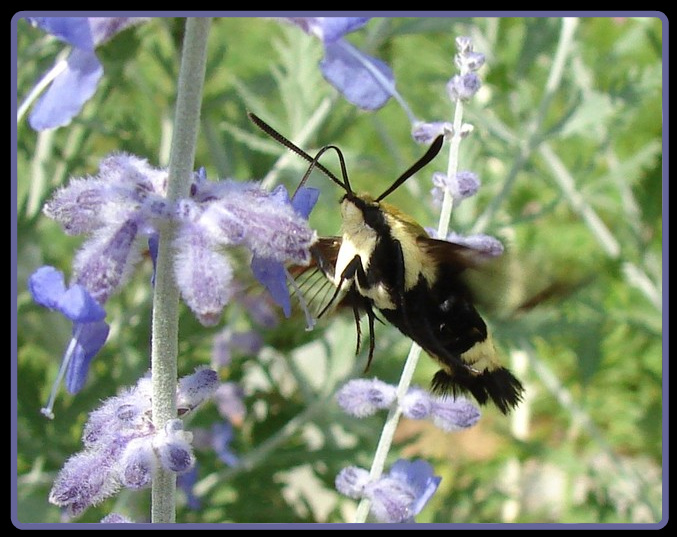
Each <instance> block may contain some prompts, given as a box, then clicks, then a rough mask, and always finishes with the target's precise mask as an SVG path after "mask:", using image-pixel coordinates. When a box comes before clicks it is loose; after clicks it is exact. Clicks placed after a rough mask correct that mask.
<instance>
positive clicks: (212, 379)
mask: <svg viewBox="0 0 677 537" xmlns="http://www.w3.org/2000/svg"><path fill="white" fill-rule="evenodd" d="M218 386H219V375H218V374H217V373H216V371H214V370H212V369H209V368H207V367H198V368H197V369H196V370H195V372H194V373H193V374H192V375H188V376H187V377H183V378H182V379H180V380H179V389H178V398H177V401H176V407H177V410H178V413H179V416H183V415H184V414H185V413H186V412H189V411H191V410H193V409H194V408H196V407H197V406H199V405H201V404H202V403H203V402H204V401H206V400H207V399H210V398H211V397H212V396H213V395H214V393H215V392H216V390H217V388H218Z"/></svg>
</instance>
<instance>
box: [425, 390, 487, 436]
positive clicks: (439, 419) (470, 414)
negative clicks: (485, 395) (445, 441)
mask: <svg viewBox="0 0 677 537" xmlns="http://www.w3.org/2000/svg"><path fill="white" fill-rule="evenodd" d="M430 415H431V417H432V422H433V423H434V424H435V425H436V426H437V427H439V428H440V429H442V430H443V431H446V432H451V431H458V430H461V429H467V428H469V427H472V426H473V425H475V424H476V423H477V422H478V421H479V419H480V416H481V413H480V410H479V408H477V406H476V405H474V404H473V403H472V402H470V401H469V400H468V399H466V398H465V397H435V398H434V399H433V400H432V408H431V409H430Z"/></svg>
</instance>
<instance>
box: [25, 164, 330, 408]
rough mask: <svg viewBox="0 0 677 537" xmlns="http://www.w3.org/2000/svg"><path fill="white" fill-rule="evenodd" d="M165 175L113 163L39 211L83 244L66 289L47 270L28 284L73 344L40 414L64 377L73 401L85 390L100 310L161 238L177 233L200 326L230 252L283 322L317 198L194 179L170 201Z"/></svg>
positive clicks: (229, 273) (222, 296) (219, 299)
mask: <svg viewBox="0 0 677 537" xmlns="http://www.w3.org/2000/svg"><path fill="white" fill-rule="evenodd" d="M167 179H168V178H167V170H165V169H159V168H154V167H152V166H150V165H149V164H148V162H147V161H146V160H144V159H141V158H138V157H135V156H133V155H127V154H113V155H111V156H109V157H107V158H106V159H104V160H103V161H102V162H101V165H100V168H99V173H98V174H97V175H95V176H93V177H84V178H74V179H72V180H71V181H70V183H69V185H68V186H66V187H64V188H61V189H59V190H58V191H57V192H56V193H55V194H54V196H53V197H52V198H51V199H50V200H49V201H48V202H47V203H46V205H45V207H44V212H45V214H46V215H47V216H49V217H50V218H52V219H54V220H56V221H57V222H59V223H60V224H61V225H62V227H63V229H64V231H65V232H66V233H67V234H69V235H87V236H88V238H87V239H86V240H85V242H84V243H83V245H82V247H81V249H80V250H79V252H78V253H77V254H76V256H75V259H74V262H73V277H72V284H71V285H70V286H69V287H67V286H66V285H65V283H64V277H63V274H61V273H60V272H58V271H57V270H56V269H54V268H53V267H41V268H39V269H38V270H36V272H35V273H34V274H33V275H32V276H31V277H30V278H29V283H28V287H29V290H30V291H31V294H32V296H33V299H34V300H35V301H36V302H37V303H38V304H41V305H43V306H45V307H48V308H50V309H53V310H56V311H59V312H61V313H62V314H63V315H65V316H66V317H67V318H68V319H69V320H70V321H72V322H73V337H72V339H71V342H70V344H69V345H68V347H67V350H66V352H65V353H64V358H63V361H62V366H61V371H60V373H59V377H58V378H57V380H56V382H55V387H54V389H53V390H52V394H51V396H50V401H49V403H48V404H47V406H46V407H45V409H44V410H43V413H44V414H45V415H47V416H49V417H51V416H52V403H53V402H54V396H55V393H56V389H57V388H58V385H59V383H60V381H61V378H62V377H64V376H65V377H66V386H67V388H68V390H69V391H70V392H71V393H76V392H77V391H79V390H80V389H81V388H82V387H83V386H84V383H85V380H86V378H87V372H88V369H89V363H90V361H91V360H92V358H93V357H94V356H95V355H96V354H97V352H98V351H99V350H100V349H101V347H102V346H103V344H104V343H105V341H106V338H107V336H108V325H107V324H106V323H105V321H104V317H105V312H104V310H103V308H102V307H101V306H103V305H104V304H105V302H106V301H107V300H108V298H109V297H110V296H111V294H113V293H114V292H115V291H117V290H118V289H119V288H120V287H121V286H122V285H123V284H124V283H125V282H126V281H127V279H128V278H129V277H130V275H131V273H132V272H133V269H134V267H135V266H136V264H137V263H138V261H139V260H140V259H141V253H142V251H143V250H144V249H145V248H148V249H149V250H150V252H151V255H152V256H153V259H155V255H156V254H157V248H158V244H157V243H158V236H159V232H160V230H162V229H164V228H166V227H167V226H170V225H173V226H174V227H175V230H176V233H175V239H174V242H173V244H172V250H173V254H174V269H175V273H174V277H175V281H176V283H177V286H178V288H179V290H180V292H181V295H182V297H183V299H184V301H185V302H186V303H187V304H188V306H189V307H190V308H191V309H192V311H193V312H194V313H195V315H196V317H197V318H198V320H200V322H202V323H203V324H205V325H211V324H214V323H216V322H217V321H218V320H219V317H220V315H221V312H222V310H223V308H224V307H225V305H226V304H227V303H228V302H229V300H230V299H231V298H232V295H233V293H234V291H235V286H234V283H233V270H232V267H231V263H230V259H229V257H228V253H227V251H226V249H227V247H233V246H239V247H243V248H246V249H247V250H249V251H250V252H251V254H252V264H251V268H252V272H253V273H254V276H255V277H256V278H257V279H258V280H259V282H261V284H262V285H264V286H265V287H266V289H268V291H269V292H270V293H271V295H272V297H273V299H274V300H275V302H277V303H278V304H279V305H280V306H281V307H282V308H283V310H284V312H285V314H287V315H289V313H290V309H291V303H290V298H289V293H288V290H287V286H286V278H287V274H286V271H285V268H284V264H285V263H293V264H297V265H305V264H307V263H308V262H309V260H310V252H309V248H310V246H311V245H312V244H313V243H314V242H315V240H316V235H315V232H314V231H313V230H312V229H310V227H309V226H308V223H307V218H308V215H309V213H310V211H311V209H312V207H313V206H314V204H315V202H316V201H317V194H318V191H317V190H315V189H311V188H305V189H300V190H299V192H297V194H296V195H295V196H294V199H292V200H290V199H289V196H288V194H287V191H286V190H285V189H284V187H278V188H276V189H275V190H273V191H272V192H268V191H266V190H263V189H262V188H260V187H259V186H258V185H257V184H255V183H242V182H236V181H230V180H223V181H209V180H207V178H206V177H205V174H204V172H202V171H200V172H198V173H196V174H195V175H194V179H193V183H192V185H191V188H190V193H189V196H188V197H187V198H184V199H179V200H176V201H170V200H169V199H168V198H167Z"/></svg>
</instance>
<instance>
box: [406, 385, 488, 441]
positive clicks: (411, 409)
mask: <svg viewBox="0 0 677 537" xmlns="http://www.w3.org/2000/svg"><path fill="white" fill-rule="evenodd" d="M400 406H401V408H402V414H403V415H404V416H405V417H407V418H409V419H414V420H421V419H431V420H432V422H433V423H434V424H435V425H436V426H437V427H439V428H440V429H442V430H443V431H446V432H451V431H458V430H461V429H467V428H468V427H472V426H473V425H475V424H476V423H477V421H478V420H479V419H480V411H479V409H478V408H477V407H476V406H475V405H474V404H473V403H471V402H470V401H469V400H468V399H466V398H464V397H458V398H455V397H438V396H436V395H432V394H430V393H429V392H427V391H426V390H423V389H421V388H416V387H412V388H409V391H408V392H407V393H406V394H405V395H404V397H403V398H402V401H401V403H400Z"/></svg>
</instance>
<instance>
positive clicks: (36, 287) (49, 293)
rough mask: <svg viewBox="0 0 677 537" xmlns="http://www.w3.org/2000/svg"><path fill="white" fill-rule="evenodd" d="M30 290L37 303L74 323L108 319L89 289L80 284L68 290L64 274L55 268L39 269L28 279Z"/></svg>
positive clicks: (45, 267)
mask: <svg viewBox="0 0 677 537" xmlns="http://www.w3.org/2000/svg"><path fill="white" fill-rule="evenodd" d="M28 290H29V291H30V292H31V295H32V296H33V300H35V302H37V303H38V304H40V305H41V306H44V307H46V308H49V309H52V310H57V311H58V312H60V313H62V314H63V315H64V317H66V318H67V319H69V320H71V321H73V322H74V323H93V322H98V321H102V320H103V319H104V318H105V317H106V312H105V310H104V309H103V308H102V307H101V306H100V305H99V303H98V302H97V301H96V300H94V298H93V297H92V296H91V295H90V294H89V292H88V291H87V289H85V288H84V287H83V286H82V285H78V284H75V285H73V286H71V287H69V288H66V285H65V283H64V276H63V273H62V272H60V271H58V270H56V269H55V268H54V267H50V266H44V267H40V268H39V269H37V270H36V271H35V272H34V273H33V274H32V275H31V277H30V278H29V279H28Z"/></svg>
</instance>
